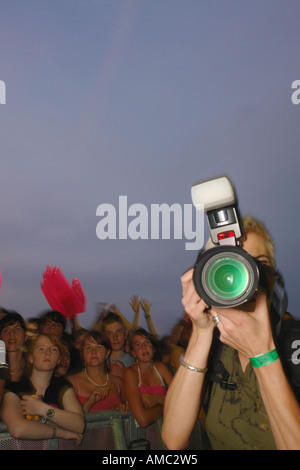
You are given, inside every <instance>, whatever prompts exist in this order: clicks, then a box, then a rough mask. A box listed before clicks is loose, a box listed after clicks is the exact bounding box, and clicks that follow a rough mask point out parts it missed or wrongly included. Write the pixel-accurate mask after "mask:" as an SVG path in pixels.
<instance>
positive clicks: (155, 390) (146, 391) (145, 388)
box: [137, 364, 167, 395]
mask: <svg viewBox="0 0 300 470" xmlns="http://www.w3.org/2000/svg"><path fill="white" fill-rule="evenodd" d="M153 369H154V372H155V373H156V375H157V376H158V378H159V381H160V384H159V385H142V380H141V371H140V368H139V366H138V368H137V370H138V376H139V382H138V387H139V391H140V392H141V394H142V395H166V394H167V387H166V385H165V382H164V381H163V378H162V376H161V375H160V373H159V372H158V370H157V368H156V367H155V365H154V364H153Z"/></svg>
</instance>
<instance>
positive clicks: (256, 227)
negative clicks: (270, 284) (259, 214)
mask: <svg viewBox="0 0 300 470" xmlns="http://www.w3.org/2000/svg"><path fill="white" fill-rule="evenodd" d="M242 225H243V231H244V239H246V238H247V233H256V234H257V235H260V236H261V238H262V239H263V242H264V245H265V248H266V251H267V254H268V257H269V259H270V263H271V266H272V268H275V264H276V262H275V246H274V242H273V240H272V238H271V235H270V234H269V232H268V231H267V229H266V227H265V225H264V223H263V222H261V221H260V220H257V219H255V218H254V217H251V216H250V215H247V216H245V217H243V218H242Z"/></svg>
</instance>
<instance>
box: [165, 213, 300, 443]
mask: <svg viewBox="0 0 300 470" xmlns="http://www.w3.org/2000/svg"><path fill="white" fill-rule="evenodd" d="M243 232H244V235H243V238H242V249H243V250H245V251H246V252H247V253H248V254H250V255H251V257H253V259H254V260H260V262H261V263H262V265H263V266H271V267H274V265H275V261H274V248H273V245H272V242H271V240H270V237H269V235H268V233H267V232H266V230H265V228H264V226H263V224H261V223H259V222H257V221H255V220H251V219H249V218H248V219H245V220H244V224H243ZM196 266H197V263H196ZM194 271H195V268H194V269H190V270H189V271H187V272H186V273H185V274H183V276H182V278H181V282H182V290H183V297H182V303H183V305H184V307H185V311H186V312H187V314H188V315H189V317H190V319H191V321H192V332H191V336H190V340H189V344H188V346H187V349H186V350H185V353H184V355H183V356H182V357H181V365H180V367H179V369H178V371H177V373H176V375H175V377H174V378H173V381H172V383H171V385H170V388H169V390H168V393H167V397H166V401H165V409H164V420H163V429H162V437H163V440H164V442H165V444H166V445H167V447H168V448H169V449H184V448H186V447H187V445H188V442H189V438H190V436H191V433H192V431H193V429H194V426H195V423H196V421H197V418H198V415H199V409H200V406H201V405H202V403H203V398H205V397H206V398H207V400H208V407H207V420H206V432H207V435H208V438H209V441H210V444H211V447H212V449H215V450H217V449H218V450H225V449H226V450H246V449H248V450H252V449H253V450H254V449H261V450H263V449H265V450H271V449H280V450H292V449H294V450H296V449H300V407H299V403H298V401H297V398H296V394H295V390H296V393H297V387H296V388H295V389H292V386H293V385H296V386H297V385H298V387H299V378H297V373H298V369H297V370H296V369H295V367H297V366H294V367H292V366H293V365H292V363H291V355H290V356H289V357H287V364H288V368H289V369H290V370H291V371H292V374H294V377H292V375H291V376H289V379H288V378H287V375H286V367H285V364H284V362H285V359H286V357H285V356H288V355H289V354H288V353H289V352H290V350H289V347H290V345H287V344H285V337H286V336H285V333H284V332H285V330H286V329H287V328H286V327H285V324H286V325H287V324H288V322H289V320H283V321H282V322H281V323H282V325H281V328H280V332H279V331H277V333H276V334H275V331H276V330H275V329H274V324H273V320H272V312H271V298H270V297H268V296H267V295H266V294H265V293H264V292H260V291H259V289H258V290H257V292H256V294H255V295H254V297H252V299H251V301H250V302H248V301H247V302H245V304H244V306H240V307H239V306H234V307H226V308H220V307H216V306H213V307H211V308H209V309H208V308H207V305H208V304H207V302H205V301H204V300H203V298H201V297H200V295H199V293H198V292H197V290H196V288H195V273H194ZM295 331H296V334H298V337H299V331H300V330H299V322H296V328H295ZM216 333H217V334H216ZM216 336H218V337H219V338H218V339H217V340H216ZM218 344H219V345H220V344H221V345H222V347H221V350H220V351H221V352H220V353H219V355H220V357H219V359H221V361H222V362H220V361H219V362H218V364H219V366H220V364H221V365H222V367H221V368H220V367H219V369H218V370H219V371H220V370H222V371H223V370H225V371H226V374H225V375H224V376H223V379H222V378H221V379H219V380H217V381H215V382H214V383H213V384H212V385H211V386H210V387H207V382H208V380H207V379H210V378H211V377H212V375H210V366H211V362H212V358H213V357H214V355H215V349H216V348H218V346H217V345H218ZM279 355H280V357H279ZM298 367H299V366H298ZM298 374H299V373H298ZM215 376H217V374H215ZM297 381H298V382H297ZM291 384H292V385H291ZM298 390H299V388H298ZM298 399H299V394H298ZM179 423H180V426H179Z"/></svg>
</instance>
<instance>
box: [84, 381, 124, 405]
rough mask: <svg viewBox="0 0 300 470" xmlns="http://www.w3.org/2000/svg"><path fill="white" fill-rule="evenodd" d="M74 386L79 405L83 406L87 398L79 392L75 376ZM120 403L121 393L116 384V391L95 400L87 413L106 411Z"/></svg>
mask: <svg viewBox="0 0 300 470" xmlns="http://www.w3.org/2000/svg"><path fill="white" fill-rule="evenodd" d="M75 382H76V386H75V392H76V395H77V398H78V400H79V401H80V403H81V405H82V406H83V405H84V403H85V402H86V400H87V399H88V398H89V397H88V396H87V395H82V394H81V393H80V389H79V384H78V382H77V378H75ZM120 403H122V400H121V394H120V390H119V386H118V393H115V394H114V395H107V396H106V397H105V398H103V399H102V400H99V401H97V402H96V403H94V404H93V405H92V406H91V408H90V410H89V413H93V412H96V411H107V410H113V409H114V408H115V406H116V405H118V404H120Z"/></svg>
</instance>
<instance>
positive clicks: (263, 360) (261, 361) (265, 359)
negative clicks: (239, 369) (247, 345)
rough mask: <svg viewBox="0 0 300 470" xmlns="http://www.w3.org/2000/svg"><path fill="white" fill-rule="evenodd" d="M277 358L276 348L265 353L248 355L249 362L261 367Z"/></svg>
mask: <svg viewBox="0 0 300 470" xmlns="http://www.w3.org/2000/svg"><path fill="white" fill-rule="evenodd" d="M277 359H279V356H278V353H277V351H276V349H273V350H272V351H269V352H267V353H266V354H259V355H258V356H255V357H250V362H251V364H252V366H253V367H262V366H266V365H267V364H271V363H272V362H275V361H277Z"/></svg>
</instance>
